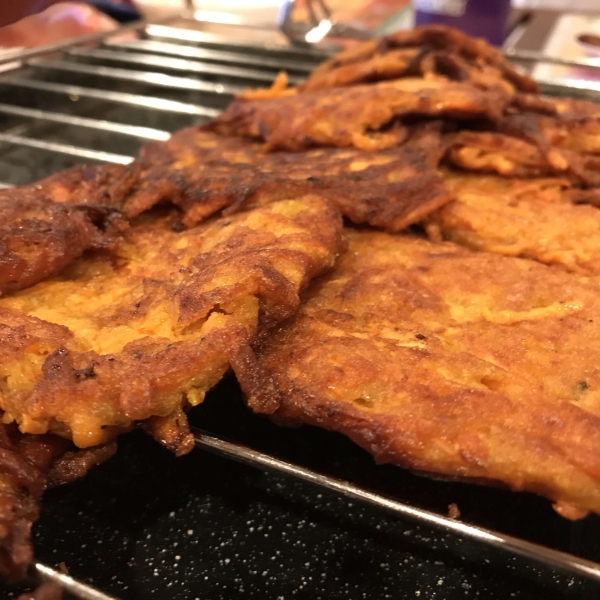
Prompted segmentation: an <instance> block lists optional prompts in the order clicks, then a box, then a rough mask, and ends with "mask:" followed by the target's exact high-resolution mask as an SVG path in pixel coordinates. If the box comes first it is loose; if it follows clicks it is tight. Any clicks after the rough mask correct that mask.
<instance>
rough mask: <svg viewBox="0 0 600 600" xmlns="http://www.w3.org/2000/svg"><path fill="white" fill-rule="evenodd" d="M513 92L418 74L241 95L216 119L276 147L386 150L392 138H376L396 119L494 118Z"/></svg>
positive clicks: (222, 127)
mask: <svg viewBox="0 0 600 600" xmlns="http://www.w3.org/2000/svg"><path fill="white" fill-rule="evenodd" d="M509 99H510V96H509V95H507V94H505V93H504V92H502V91H501V90H498V89H493V90H482V89H479V88H477V87H475V86H473V85H471V84H469V83H455V82H446V81H439V80H432V81H429V80H424V79H415V78H406V79H398V80H396V81H389V82H382V83H377V84H374V85H356V86H352V87H349V88H345V89H337V88H334V89H324V90H317V91H314V92H306V93H303V94H297V95H293V96H288V97H283V98H275V99H271V100H256V101H251V100H249V101H243V100H237V101H234V102H233V104H231V105H230V106H229V108H228V109H227V110H226V111H225V112H224V113H222V114H221V115H220V116H219V117H218V118H217V119H216V121H215V125H214V127H215V130H216V131H218V132H219V133H225V134H236V135H247V136H251V137H254V138H258V139H262V140H264V141H265V142H267V144H268V146H269V147H270V148H272V149H276V148H281V149H283V148H285V149H289V150H298V149H303V148H308V147H310V146H315V145H331V146H356V147H368V148H369V149H372V150H376V149H383V148H388V147H391V146H394V145H396V143H397V142H396V140H395V139H394V138H391V139H390V138H388V137H386V136H380V138H379V139H378V140H377V139H375V140H374V139H373V136H372V135H370V132H378V131H379V130H381V129H382V128H383V127H384V126H386V125H388V124H389V123H391V122H392V121H393V120H394V119H398V118H400V117H406V116H410V115H418V116H428V117H432V118H440V117H445V118H451V119H491V120H496V119H498V118H499V117H500V115H501V114H502V111H503V109H504V107H505V106H506V105H507V104H508V102H509Z"/></svg>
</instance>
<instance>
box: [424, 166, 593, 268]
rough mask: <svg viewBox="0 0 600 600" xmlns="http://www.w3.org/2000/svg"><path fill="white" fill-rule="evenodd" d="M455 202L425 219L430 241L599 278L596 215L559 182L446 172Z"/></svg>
mask: <svg viewBox="0 0 600 600" xmlns="http://www.w3.org/2000/svg"><path fill="white" fill-rule="evenodd" d="M444 179H445V181H446V184H447V185H448V187H449V189H450V190H451V192H452V193H453V194H454V196H455V198H456V199H455V200H454V201H453V202H450V203H449V204H447V205H446V206H444V207H442V208H441V209H440V210H439V211H437V212H435V213H432V214H431V215H430V216H429V217H428V218H427V220H426V228H427V231H428V233H429V236H430V238H431V239H434V240H450V241H453V242H456V243H457V244H461V245H463V246H467V247H469V248H472V249H474V250H480V251H485V252H494V253H498V254H505V255H508V256H520V257H524V258H531V259H534V260H537V261H539V262H542V263H544V264H547V265H556V266H559V267H561V268H563V269H565V270H567V271H571V272H574V273H579V274H582V275H597V274H600V211H598V209H597V208H594V207H592V206H586V205H583V204H582V205H574V204H573V203H572V202H573V201H582V202H589V201H590V198H589V197H588V196H587V195H585V191H584V192H583V194H584V197H583V198H582V197H581V194H582V192H581V191H580V190H578V189H577V188H572V187H571V183H570V182H569V181H568V180H565V179H558V178H546V179H541V178H538V179H509V178H506V179H505V178H502V177H496V176H483V175H476V174H472V173H460V172H453V171H447V172H446V173H445V175H444Z"/></svg>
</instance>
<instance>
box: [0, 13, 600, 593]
mask: <svg viewBox="0 0 600 600" xmlns="http://www.w3.org/2000/svg"><path fill="white" fill-rule="evenodd" d="M290 5H291V3H287V5H286V6H287V7H289V6H290ZM325 17H327V15H325ZM283 18H285V15H284V16H283ZM328 18H329V19H330V21H332V18H331V15H329V17H328ZM317 21H318V19H317ZM319 23H320V21H318V22H317V24H316V26H317V27H318V26H319ZM313 25H314V23H313ZM132 30H133V31H137V32H139V34H140V39H133V40H126V41H123V40H121V41H115V40H111V38H110V36H109V37H107V35H106V34H102V35H92V36H85V37H84V38H81V39H79V40H75V41H70V42H68V43H66V44H56V45H53V46H51V47H47V48H40V49H35V50H30V51H27V52H25V53H22V54H21V55H19V56H18V62H16V63H15V57H14V56H13V57H12V58H10V59H6V60H3V59H2V60H0V64H4V66H5V67H6V71H5V72H4V73H2V74H0V90H2V89H3V88H5V94H4V95H3V102H2V103H0V153H2V159H3V160H2V161H0V182H1V183H0V187H10V186H12V185H18V184H23V183H28V182H30V181H33V180H36V179H38V178H40V177H43V176H45V175H49V174H50V173H52V172H55V171H57V170H59V169H60V168H64V167H66V166H70V165H71V164H73V163H74V162H80V161H81V160H82V159H85V160H92V161H98V162H109V163H110V162H113V163H120V164H126V163H128V162H130V161H131V160H132V157H133V156H134V155H135V153H136V152H137V149H138V148H139V145H140V144H141V143H143V142H144V141H148V140H150V141H160V140H166V139H167V138H168V136H169V131H172V130H174V129H176V128H179V127H183V126H185V125H191V124H194V123H198V122H203V121H204V120H206V119H210V118H212V117H214V116H216V115H217V114H218V113H219V111H220V110H221V109H222V108H223V107H225V106H226V104H227V103H228V102H229V100H230V99H231V97H232V95H233V94H235V93H237V92H238V91H239V90H241V89H242V88H244V87H252V86H257V85H263V84H268V83H269V82H270V81H271V79H272V78H273V77H274V75H275V74H276V73H277V72H278V71H279V70H281V69H285V70H288V71H290V72H291V73H292V77H291V81H293V82H295V81H298V80H299V79H300V78H301V77H302V76H304V75H306V74H307V73H309V72H310V71H311V70H312V69H313V68H314V67H315V66H316V65H317V64H318V62H320V61H321V60H322V59H323V58H324V57H326V56H328V55H329V53H328V51H327V50H324V49H322V48H318V47H315V46H312V45H304V46H303V47H294V46H273V45H262V46H259V45H256V44H252V43H249V42H243V41H240V40H236V41H232V40H231V39H224V38H223V37H220V36H219V35H216V34H214V33H206V32H202V31H197V30H194V29H186V28H184V27H174V26H171V25H169V24H163V25H146V24H143V23H142V24H135V25H131V26H128V27H125V28H123V29H122V30H121V31H132ZM331 33H335V34H336V35H344V34H343V32H342V31H340V27H337V28H336V24H335V23H332V27H331ZM361 35H362V36H363V37H368V36H370V35H371V34H370V32H364V31H363V32H361ZM305 41H306V39H305ZM508 55H509V57H511V58H514V59H516V60H520V61H529V62H530V63H531V62H536V61H540V60H545V61H552V59H548V58H547V57H541V56H539V55H537V54H536V55H531V54H524V53H522V52H521V53H515V52H510V51H509V52H508ZM559 64H566V63H565V61H563V62H560V63H559ZM570 64H571V61H569V65H570ZM577 64H580V63H579V62H578V63H577ZM8 65H12V66H10V68H9V66H8ZM115 65H118V66H115ZM585 66H594V67H598V65H588V64H587V61H586V64H585ZM173 73H175V74H173ZM6 90H8V92H9V93H6ZM553 91H555V92H557V93H563V94H564V93H568V92H569V91H570V90H569V89H567V88H564V87H560V88H559V87H557V86H555V88H553ZM24 153H27V154H24ZM24 157H26V158H25V160H24ZM23 164H26V165H29V166H28V167H23ZM32 165H35V167H34V166H32ZM195 436H196V445H197V446H198V447H199V448H203V449H206V450H209V451H211V452H214V453H217V454H220V455H222V456H226V457H228V458H231V459H234V460H237V461H241V462H244V463H246V464H250V465H252V466H255V467H259V468H262V469H267V470H270V471H274V472H276V473H281V474H286V475H289V476H291V477H295V478H296V479H300V480H303V481H307V482H310V483H312V484H316V485H319V486H321V487H324V488H327V489H329V490H332V491H334V492H337V493H339V494H341V495H342V496H344V497H347V498H353V499H357V500H361V501H363V502H366V503H368V504H371V505H373V506H377V507H379V508H382V509H384V510H387V511H390V512H392V513H393V514H395V515H397V516H400V517H402V518H404V519H410V520H412V521H416V522H419V523H422V524H425V525H428V526H430V527H436V528H442V529H445V530H447V531H451V532H453V533H454V534H456V535H457V536H459V537H463V538H468V539H471V540H475V541H478V542H480V543H482V544H485V545H488V546H492V547H495V548H499V549H502V550H505V551H507V552H510V553H512V554H517V555H521V556H525V557H527V558H529V559H533V560H536V561H538V562H540V563H543V564H545V565H548V566H551V567H553V568H556V569H560V570H564V571H567V572H569V573H572V574H577V575H579V576H583V577H587V578H590V579H593V580H596V581H600V565H598V564H596V563H593V562H591V561H587V560H584V559H581V558H578V557H576V556H573V555H570V554H566V553H563V552H558V551H556V550H552V549H549V548H544V547H542V546H539V545H536V544H533V543H530V542H527V541H525V540H521V539H518V538H515V537H511V536H507V535H504V534H502V533H497V532H494V531H490V530H487V529H483V528H480V527H477V526H472V525H468V524H465V523H462V522H460V521H456V520H452V519H449V518H447V517H444V516H442V515H438V514H435V513H432V512H428V511H425V510H421V509H419V508H416V507H413V506H410V505H407V504H404V503H402V502H399V501H397V500H393V499H390V498H386V497H383V496H381V495H378V494H376V493H373V492H370V491H367V490H365V489H362V488H360V487H357V486H355V485H353V484H352V483H349V482H345V481H339V480H336V479H333V478H331V477H328V476H325V475H321V474H319V473H316V472H314V471H311V470H308V469H305V468H303V467H300V466H297V465H294V464H291V463H288V462H284V461H281V460H279V459H277V458H274V457H272V456H269V455H266V454H263V453H260V452H257V451H255V450H251V449H249V448H247V447H244V446H242V445H239V444H236V443H232V442H227V441H225V440H222V439H219V438H216V437H214V436H212V435H209V434H207V433H204V432H200V431H196V432H195ZM36 571H37V574H38V575H39V576H40V578H42V579H44V578H49V579H51V580H53V581H56V582H58V583H60V585H61V586H62V587H63V588H64V589H65V590H67V591H69V592H70V593H72V594H73V595H75V596H76V597H79V598H83V599H87V600H111V598H110V597H109V596H107V595H105V594H103V593H102V592H100V591H97V590H95V589H94V588H92V587H91V586H88V585H86V584H83V583H79V582H77V581H75V580H73V579H72V578H71V577H68V576H66V575H62V574H60V573H57V572H55V571H53V570H52V569H50V568H49V567H46V566H44V565H41V564H37V565H36ZM113 600H114V599H113Z"/></svg>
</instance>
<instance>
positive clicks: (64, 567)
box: [58, 561, 69, 575]
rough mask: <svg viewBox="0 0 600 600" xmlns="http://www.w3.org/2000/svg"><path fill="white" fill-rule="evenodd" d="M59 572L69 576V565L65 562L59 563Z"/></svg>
mask: <svg viewBox="0 0 600 600" xmlns="http://www.w3.org/2000/svg"><path fill="white" fill-rule="evenodd" d="M58 570H59V571H60V572H61V573H62V574H63V575H68V574H69V569H67V565H66V564H65V562H64V561H62V562H59V563H58Z"/></svg>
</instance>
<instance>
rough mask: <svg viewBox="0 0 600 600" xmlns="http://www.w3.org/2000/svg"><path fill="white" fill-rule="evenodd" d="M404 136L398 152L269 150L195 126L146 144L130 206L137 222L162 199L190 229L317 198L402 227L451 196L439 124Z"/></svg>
mask: <svg viewBox="0 0 600 600" xmlns="http://www.w3.org/2000/svg"><path fill="white" fill-rule="evenodd" d="M433 125H434V126H433V127H432V126H431V124H429V125H428V126H424V125H420V126H418V127H416V128H408V129H406V130H405V131H404V132H403V136H404V137H405V138H406V140H405V141H404V142H403V143H402V145H400V147H399V148H394V149H390V150H385V151H383V150H382V151H379V152H377V153H373V152H369V151H365V150H357V149H354V148H347V149H339V148H319V149H313V150H308V151H305V152H303V153H298V152H285V151H280V152H267V150H266V148H265V145H264V144H262V143H259V142H254V141H251V140H248V139H245V138H238V137H235V136H221V135H218V134H215V133H213V132H211V131H206V130H203V129H196V128H190V129H186V130H183V131H181V132H179V133H176V134H174V135H173V137H172V138H171V140H170V141H169V142H168V143H166V144H153V145H149V146H147V147H145V148H144V149H143V150H142V154H141V156H140V158H139V159H138V164H137V165H134V166H133V167H132V168H134V169H137V170H139V171H140V173H141V176H140V180H139V182H138V184H137V185H136V187H135V189H134V190H133V193H132V194H131V195H130V196H128V198H127V201H126V202H125V204H124V207H123V210H124V212H125V213H126V214H127V215H129V216H131V217H133V216H136V215H138V214H140V213H141V212H143V211H144V210H147V209H148V208H149V207H151V206H153V205H154V204H156V203H157V202H164V201H168V202H171V203H172V204H175V205H176V206H178V207H179V208H181V209H182V211H183V216H182V219H183V223H184V224H185V225H187V226H191V225H195V224H196V223H198V222H200V221H202V220H203V219H206V218H208V217H209V216H211V215H212V214H213V213H215V212H219V211H221V212H223V213H225V214H231V213H233V212H235V211H238V210H240V209H249V208H252V207H255V206H262V205H266V204H269V203H271V202H274V201H279V200H283V199H286V198H295V197H299V196H302V195H306V194H318V195H321V196H323V197H325V198H327V199H328V200H329V201H330V202H332V203H333V204H334V205H335V206H336V207H337V208H338V209H339V210H340V211H341V212H342V213H343V214H344V215H345V216H347V217H348V218H349V219H351V220H352V221H354V222H355V223H368V224H369V225H372V226H373V227H378V228H382V229H387V230H389V231H397V230H400V229H402V228H404V227H406V226H408V225H410V224H412V223H414V222H416V221H418V220H419V219H421V218H423V217H424V216H426V215H427V214H429V213H430V212H432V211H433V210H435V209H437V208H439V207H440V206H442V205H443V204H445V203H446V202H448V201H449V200H450V199H451V196H450V195H449V193H448V190H447V189H446V188H445V186H444V184H443V182H442V180H441V178H440V176H439V174H438V172H437V164H438V162H439V160H440V158H441V156H442V154H443V145H442V139H441V136H440V127H437V126H435V125H436V124H433Z"/></svg>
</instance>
